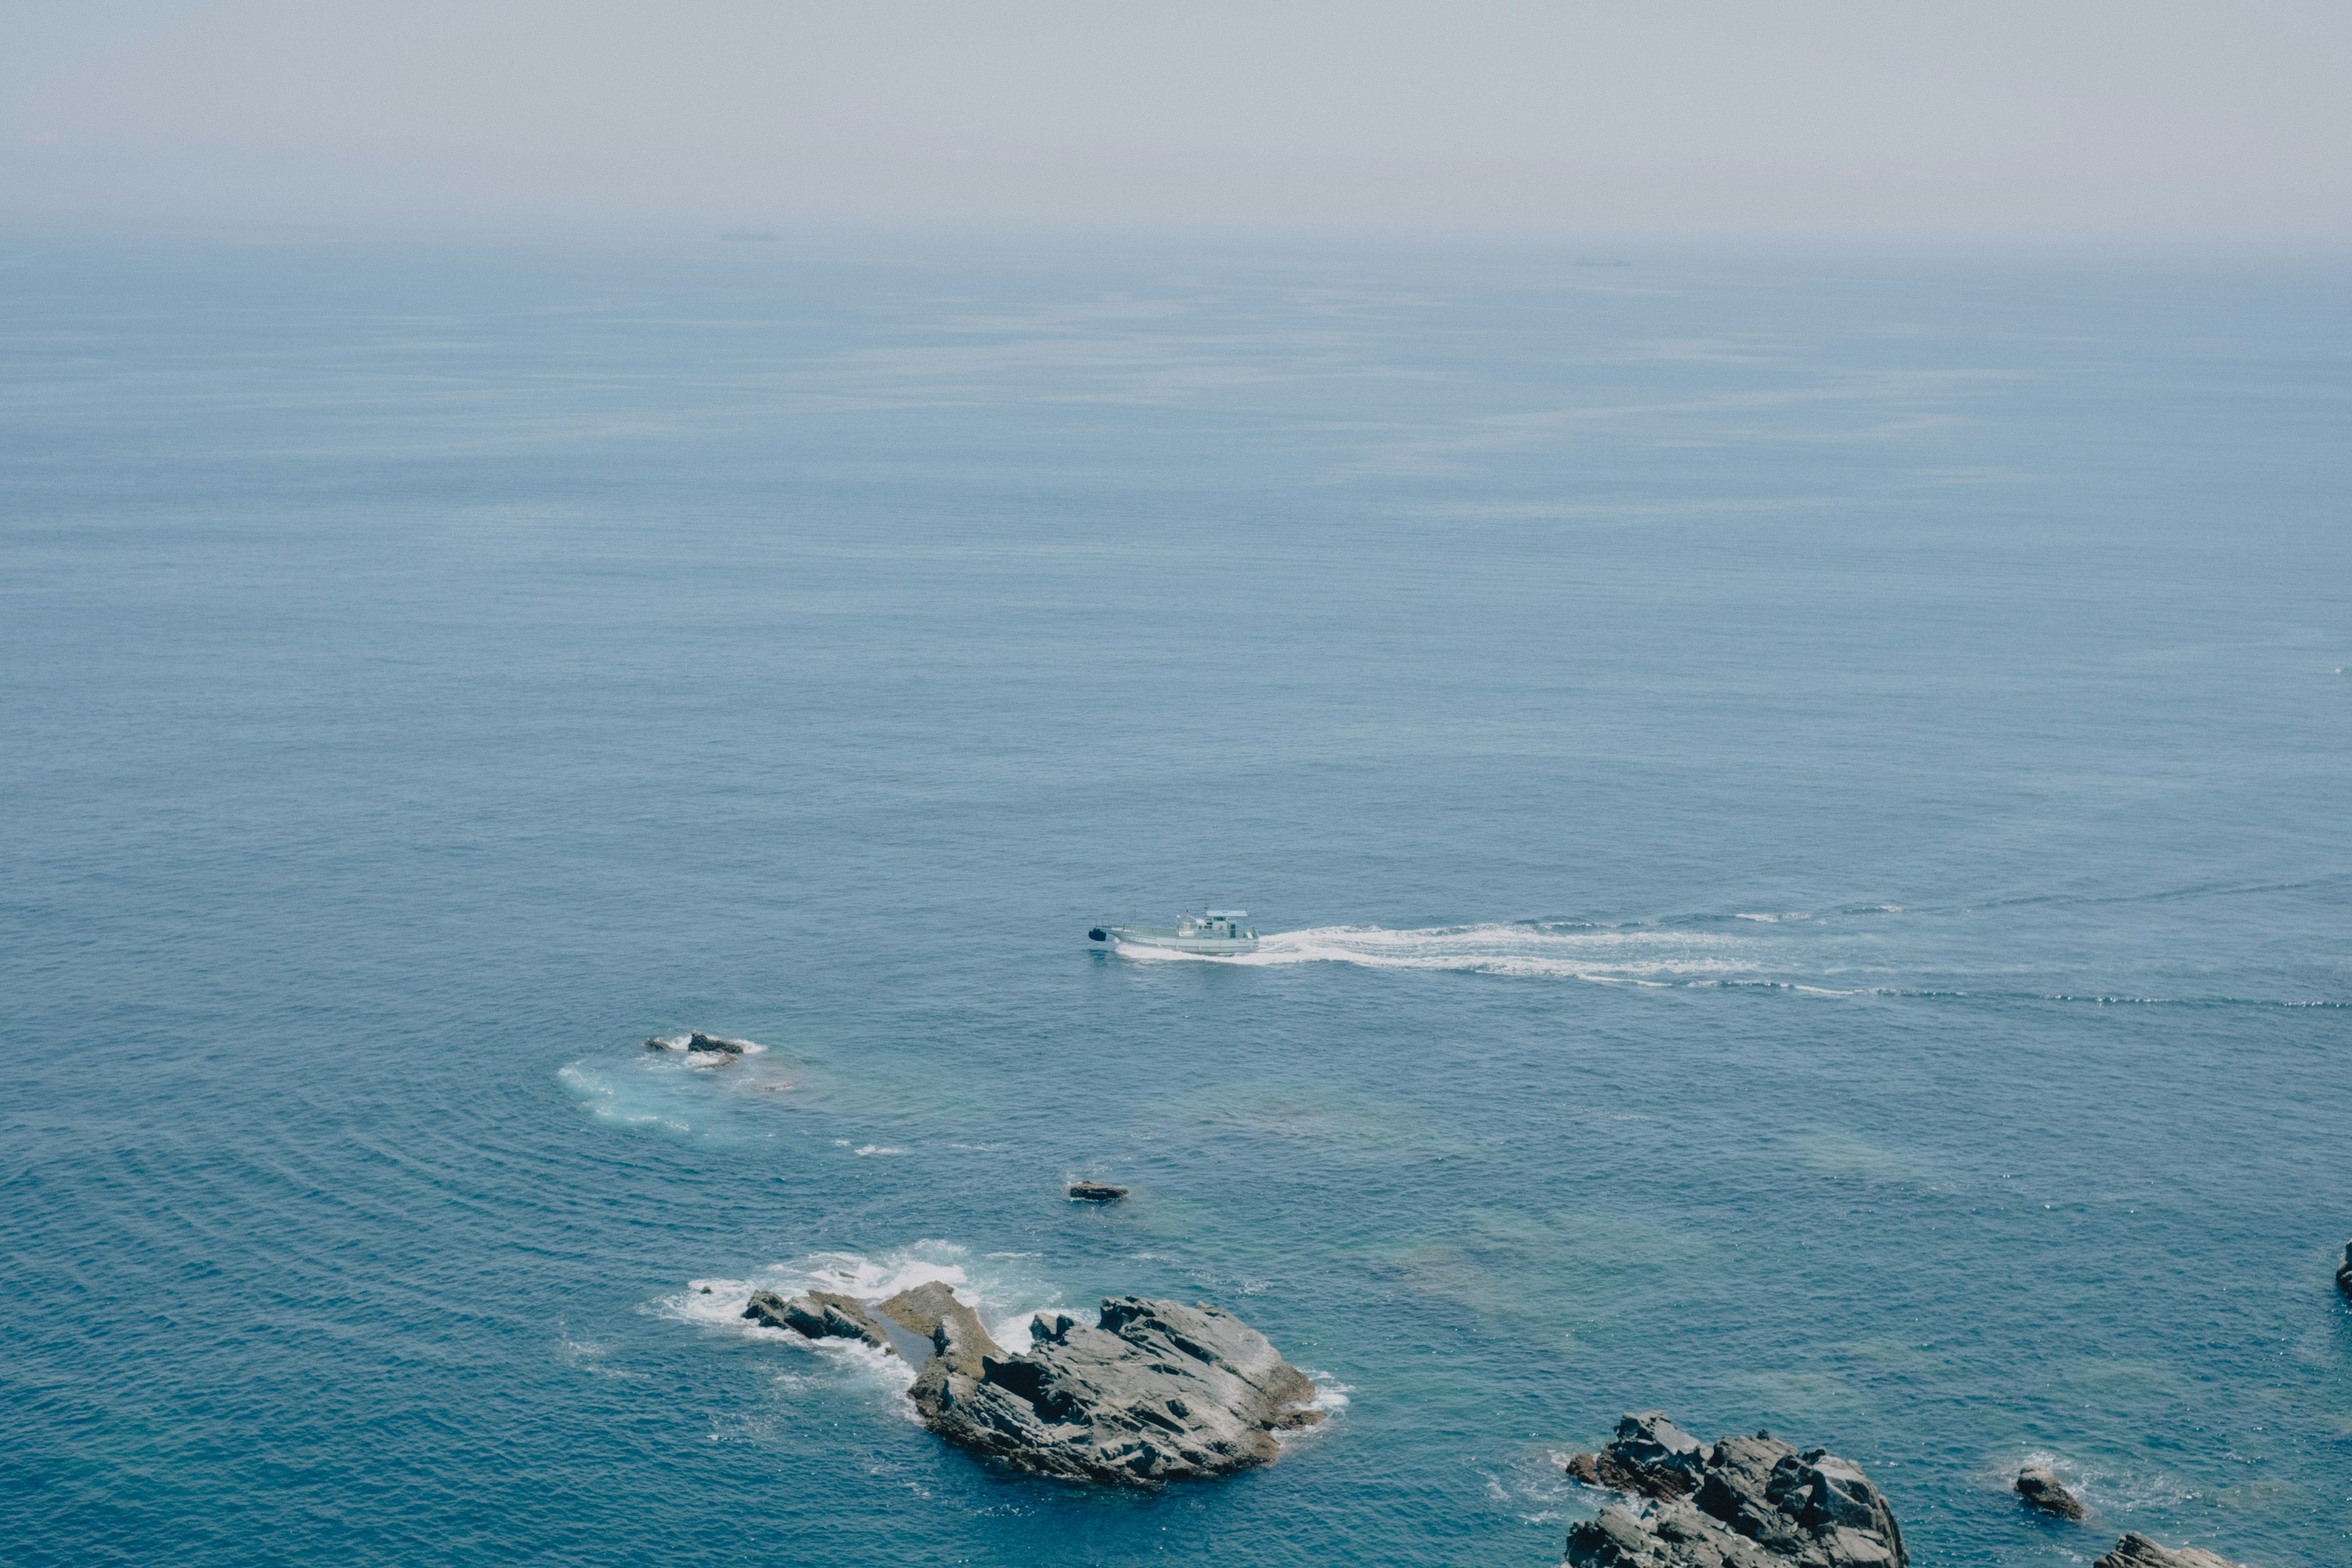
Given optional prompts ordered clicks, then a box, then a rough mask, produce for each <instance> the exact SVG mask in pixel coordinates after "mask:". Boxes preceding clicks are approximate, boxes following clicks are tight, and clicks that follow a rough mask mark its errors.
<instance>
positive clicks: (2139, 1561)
mask: <svg viewBox="0 0 2352 1568" xmlns="http://www.w3.org/2000/svg"><path fill="white" fill-rule="evenodd" d="M2091 1568H2242V1564H2240V1563H2232V1562H2231V1561H2230V1560H2229V1559H2228V1558H2226V1557H2217V1556H2215V1555H2214V1554H2213V1553H2212V1552H2205V1551H2200V1549H2198V1548H2197V1547H2194V1546H2158V1544H2157V1543H2156V1542H2153V1541H2150V1540H2149V1539H2148V1538H2147V1536H2145V1535H2142V1534H2140V1533H2139V1532H2138V1531H2132V1532H2131V1533H2130V1534H2128V1535H2126V1536H2125V1537H2124V1538H2123V1539H2122V1540H2121V1541H2118V1542H2116V1549H2115V1550H2114V1551H2113V1552H2108V1553H2107V1554H2106V1555H2105V1557H2102V1558H2099V1559H2098V1560H2097V1561H2096V1562H2095V1563H2092V1564H2091Z"/></svg>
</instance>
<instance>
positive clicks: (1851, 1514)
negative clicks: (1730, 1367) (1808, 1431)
mask: <svg viewBox="0 0 2352 1568" xmlns="http://www.w3.org/2000/svg"><path fill="white" fill-rule="evenodd" d="M1568 1468H1569V1473H1570V1474H1571V1475H1573V1476H1576V1477H1577V1478H1578V1479H1584V1480H1587V1484H1593V1485H1600V1486H1605V1487H1608V1488H1610V1489H1613V1490H1616V1491H1620V1492H1626V1493H1630V1494H1632V1495H1633V1498H1634V1499H1636V1500H1635V1501H1633V1502H1632V1503H1631V1504H1630V1506H1618V1505H1612V1506H1611V1507H1608V1508H1604V1509H1602V1510H1601V1517H1600V1518H1599V1519H1596V1520H1591V1521H1586V1522H1584V1523H1581V1524H1579V1525H1576V1526H1575V1527H1573V1528H1572V1529H1570V1531H1569V1532H1568V1556H1567V1561H1568V1563H1570V1564H1572V1565H1573V1568H1784V1565H1786V1564H1791V1563H1794V1564H1801V1568H1906V1565H1907V1563H1908V1562H1909V1559H1908V1558H1907V1557H1906V1556H1905V1554H1904V1551H1903V1531H1901V1529H1899V1528H1898V1527H1897V1526H1896V1524H1895V1513H1894V1510H1892V1509H1890V1508H1888V1507H1887V1506H1886V1500H1885V1497H1883V1496H1882V1495H1880V1493H1879V1490H1878V1489H1877V1488H1876V1487H1874V1486H1873V1485H1871V1483H1870V1480H1869V1478H1868V1477H1866V1476H1864V1474H1863V1473H1862V1469H1861V1468H1860V1467H1859V1466H1856V1465H1854V1464H1853V1463H1852V1462H1850V1461H1848V1460H1845V1459H1841V1458H1837V1457H1836V1456H1834V1455H1832V1454H1831V1453H1830V1452H1829V1451H1828V1450H1827V1449H1825V1448H1809V1449H1806V1450H1805V1451H1803V1452H1801V1453H1800V1452H1799V1451H1798V1450H1797V1449H1796V1448H1794V1447H1790V1445H1789V1444H1786V1443H1783V1442H1781V1441H1780V1440H1779V1439H1778V1438H1776V1437H1774V1436H1771V1435H1770V1434H1769V1433H1765V1432H1759V1433H1758V1434H1757V1435H1756V1436H1753V1437H1726V1438H1723V1439H1722V1440H1720V1441H1719V1442H1717V1443H1716V1444H1715V1445H1714V1446H1713V1447H1708V1446H1706V1445H1705V1444H1702V1443H1700V1442H1699V1441H1698V1440H1697V1439H1696V1438H1695V1437H1692V1436H1689V1435H1688V1434H1687V1433H1685V1432H1683V1431H1681V1430H1680V1429H1678V1428H1677V1427H1676V1426H1675V1424H1674V1423H1673V1422H1671V1421H1669V1420H1667V1419H1666V1418H1665V1417H1664V1415H1659V1414H1657V1413H1655V1412H1652V1413H1651V1414H1649V1415H1628V1416H1626V1417H1625V1418H1624V1419H1623V1420H1622V1421H1620V1422H1618V1423H1617V1436H1616V1437H1615V1439H1614V1440H1613V1441H1612V1442H1611V1443H1610V1444H1609V1446H1608V1447H1605V1448H1603V1449H1601V1451H1600V1452H1599V1453H1597V1454H1579V1455H1577V1456H1576V1458H1573V1459H1571V1460H1570V1461H1569V1467H1568Z"/></svg>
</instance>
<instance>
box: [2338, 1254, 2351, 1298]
mask: <svg viewBox="0 0 2352 1568" xmlns="http://www.w3.org/2000/svg"><path fill="white" fill-rule="evenodd" d="M2336 1289H2338V1290H2341V1291H2343V1292H2344V1293H2345V1294H2346V1295H2347V1296H2352V1241H2347V1242H2346V1243H2345V1244H2344V1261H2343V1262H2341V1263H2339V1264H2337V1265H2336Z"/></svg>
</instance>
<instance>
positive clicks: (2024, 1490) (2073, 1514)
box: [2017, 1465, 2084, 1519]
mask: <svg viewBox="0 0 2352 1568" xmlns="http://www.w3.org/2000/svg"><path fill="white" fill-rule="evenodd" d="M2017 1495H2018V1496H2019V1497H2021V1498H2023V1499H2024V1500H2025V1501H2026V1504H2027V1506H2028V1507H2030V1508H2033V1509H2037V1510H2040V1511H2042V1512H2043V1513H2046V1514H2051V1515H2053V1516H2054V1517H2056V1518H2059V1519H2080V1518H2082V1517H2083V1512H2084V1510H2083V1505H2082V1503H2081V1502H2080V1501H2079V1500H2077V1499H2076V1498H2075V1496H2074V1493H2073V1492H2070V1491H2068V1490H2067V1489H2066V1488H2065V1486H2064V1484H2063V1482H2061V1481H2060V1480H2059V1479H2058V1477H2057V1475H2056V1474H2055V1473H2054V1472H2053V1471H2051V1470H2049V1469H2047V1468H2044V1467H2042V1466H2041V1465H2028V1466H2026V1467H2025V1468H2023V1469H2021V1470H2020V1471H2018V1472H2017Z"/></svg>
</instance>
